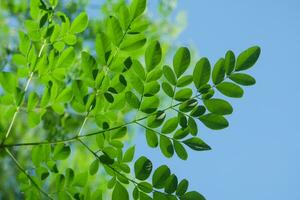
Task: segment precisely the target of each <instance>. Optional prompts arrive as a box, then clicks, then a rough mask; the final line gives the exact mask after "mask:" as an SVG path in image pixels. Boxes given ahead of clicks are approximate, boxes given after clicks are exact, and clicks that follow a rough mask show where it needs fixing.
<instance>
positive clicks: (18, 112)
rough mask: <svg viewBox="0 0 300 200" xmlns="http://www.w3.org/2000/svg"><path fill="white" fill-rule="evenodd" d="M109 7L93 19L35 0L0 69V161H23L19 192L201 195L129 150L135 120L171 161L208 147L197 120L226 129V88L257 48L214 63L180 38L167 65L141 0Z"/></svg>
mask: <svg viewBox="0 0 300 200" xmlns="http://www.w3.org/2000/svg"><path fill="white" fill-rule="evenodd" d="M111 4H113V3H111ZM114 5H115V8H114V9H113V10H112V12H111V13H110V14H109V15H108V16H106V17H105V18H104V19H103V20H101V27H100V28H93V27H92V24H93V23H92V22H91V21H90V20H89V17H88V15H87V13H86V12H85V11H81V12H80V13H78V14H77V15H76V16H72V17H71V18H70V16H68V12H64V9H62V7H61V6H60V4H59V2H58V0H31V1H30V17H28V18H27V19H26V20H25V22H24V27H25V29H24V30H20V31H19V39H18V41H19V42H18V49H17V50H16V51H15V52H13V53H12V57H11V60H9V61H8V62H7V63H6V64H5V65H2V67H1V72H0V85H1V90H0V109H1V113H2V114H1V117H0V119H1V122H0V131H1V135H0V139H1V140H0V141H1V144H0V150H1V159H6V158H11V162H10V163H9V164H10V165H12V164H14V166H15V167H16V168H18V169H19V173H18V178H17V179H18V186H19V189H17V190H21V191H22V192H23V195H24V197H25V198H26V199H41V198H42V199H102V198H107V197H108V196H111V197H110V198H111V199H113V200H120V199H122V200H123V199H124V200H126V199H141V200H148V199H154V200H165V199H166V200H167V199H172V200H173V199H174V200H176V199H181V200H204V199H205V197H204V196H203V195H201V194H200V193H199V192H196V191H190V190H189V189H188V186H189V182H188V180H186V179H184V178H183V179H182V178H181V177H177V176H176V174H175V173H174V172H173V171H172V170H171V169H170V167H169V166H167V165H161V166H158V165H156V164H154V163H153V162H152V161H151V160H150V159H149V158H147V157H146V156H143V155H141V156H140V157H139V158H137V159H135V145H130V143H129V144H128V142H127V141H128V140H129V139H130V138H131V137H132V136H131V134H130V133H132V132H133V131H134V130H136V129H135V128H140V129H142V130H143V133H139V134H144V135H145V142H147V144H148V146H149V147H150V148H159V149H160V150H161V153H162V156H165V157H167V158H171V157H173V156H178V157H179V158H180V159H182V160H187V159H188V151H189V150H194V151H207V150H210V149H211V147H210V146H209V145H208V144H206V143H205V141H203V140H202V139H201V138H200V137H199V136H198V127H199V126H202V125H204V126H206V127H207V128H209V129H212V130H220V129H224V128H226V127H228V126H229V122H228V120H227V119H226V116H227V115H230V114H232V112H233V107H232V105H231V104H230V102H229V98H227V97H231V98H241V97H242V96H243V94H244V89H243V86H250V85H254V84H255V79H254V78H253V77H252V76H251V75H249V74H247V73H245V70H248V69H249V68H251V67H253V66H254V64H255V63H256V61H257V60H258V57H259V55H260V48H259V47H258V46H253V47H250V48H248V49H246V50H245V51H243V52H242V53H240V54H239V55H238V56H237V58H236V56H235V54H234V53H233V52H232V51H231V50H229V51H227V52H226V54H225V55H224V57H222V58H220V59H219V60H218V61H217V62H216V64H215V65H213V66H212V65H211V63H210V61H209V60H208V58H206V57H202V58H200V59H199V60H198V61H197V62H196V64H195V65H194V64H193V59H194V58H192V54H191V52H190V50H189V48H187V47H179V48H176V51H175V52H174V53H173V54H172V56H171V58H172V62H171V64H169V65H168V64H167V63H168V61H167V52H168V48H167V47H166V45H165V44H164V43H163V42H160V40H159V38H158V37H155V36H153V35H152V33H151V23H150V22H151V21H149V19H148V18H147V15H145V10H146V7H147V6H146V5H147V2H146V0H132V1H131V2H130V3H126V2H125V1H120V2H119V3H116V4H114ZM88 34H90V35H91V36H92V37H85V36H84V35H88ZM94 36H95V37H94ZM85 38H92V39H93V41H92V45H91V47H92V48H90V49H85V48H84V43H85V42H91V41H85ZM1 63H2V62H1ZM224 96H225V97H224ZM20 135H22V136H20ZM18 136H20V137H18ZM27 152H30V155H28V153H27ZM16 154H17V155H18V156H16ZM28 158H30V161H28ZM82 158H84V159H85V160H82ZM24 164H26V166H24ZM97 177H101V179H100V180H99V178H97Z"/></svg>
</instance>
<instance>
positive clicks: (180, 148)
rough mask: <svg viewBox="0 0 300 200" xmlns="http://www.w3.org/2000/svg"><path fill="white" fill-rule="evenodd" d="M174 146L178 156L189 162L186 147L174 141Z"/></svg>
mask: <svg viewBox="0 0 300 200" xmlns="http://www.w3.org/2000/svg"><path fill="white" fill-rule="evenodd" d="M173 144H174V149H175V152H176V154H177V155H178V157H179V158H180V159H182V160H187V158H188V154H187V152H186V150H185V148H184V146H183V145H182V144H181V143H180V142H177V141H175V140H174V141H173Z"/></svg>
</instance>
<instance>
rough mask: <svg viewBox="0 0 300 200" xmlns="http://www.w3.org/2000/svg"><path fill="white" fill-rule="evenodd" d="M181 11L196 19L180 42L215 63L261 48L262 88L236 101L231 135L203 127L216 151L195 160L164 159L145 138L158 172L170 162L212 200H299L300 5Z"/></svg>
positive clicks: (191, 3)
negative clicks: (226, 55)
mask: <svg viewBox="0 0 300 200" xmlns="http://www.w3.org/2000/svg"><path fill="white" fill-rule="evenodd" d="M178 10H186V12H187V15H188V27H187V28H186V30H185V31H184V32H183V33H182V34H181V36H180V38H179V40H178V43H182V44H184V45H188V44H191V43H192V44H193V45H195V46H196V47H197V49H198V50H199V54H200V55H201V56H207V57H209V58H210V59H211V60H212V61H215V60H216V59H217V58H219V57H221V56H223V55H224V53H225V52H226V50H228V49H232V50H234V51H235V52H240V51H242V50H244V49H245V48H247V47H250V46H252V45H255V44H257V45H260V46H261V48H262V54H261V58H260V60H259V62H258V64H257V65H256V66H255V67H254V68H253V69H252V70H251V74H252V75H254V77H256V79H257V84H256V85H255V86H254V87H250V88H247V89H246V90H245V96H244V98H242V99H238V100H233V101H232V102H233V106H234V108H235V111H234V113H233V115H232V116H231V117H230V118H229V120H230V127H229V128H227V129H225V130H224V131H218V132H215V131H210V130H208V129H206V128H204V127H203V126H201V127H202V128H201V132H200V134H199V135H200V136H201V137H202V138H203V139H205V140H206V141H207V142H208V143H209V144H210V145H211V146H212V148H213V150H212V151H210V152H192V151H190V156H189V159H188V161H180V160H179V159H177V158H172V159H171V160H169V159H164V158H163V157H162V156H161V153H160V152H159V150H158V149H155V150H153V149H149V148H148V147H146V145H145V139H144V136H143V135H140V136H139V137H138V141H139V145H138V150H140V151H144V154H145V155H147V156H148V157H150V158H151V159H153V160H154V163H155V165H156V166H157V164H160V163H168V164H169V165H170V166H171V168H172V170H173V171H174V172H176V174H178V176H179V177H180V178H184V177H186V178H187V179H188V180H190V184H191V189H194V190H197V191H199V192H202V193H203V194H204V195H205V196H206V197H207V199H208V200H299V199H300V189H299V186H300V160H299V152H300V145H299V141H300V131H299V124H300V117H299V113H300V108H299V103H300V95H299V86H300V84H299V80H300V78H299V75H300V66H299V57H300V1H299V0H281V1H279V0H251V1H250V0H247V1H240V0H227V1H222V0H179V5H178Z"/></svg>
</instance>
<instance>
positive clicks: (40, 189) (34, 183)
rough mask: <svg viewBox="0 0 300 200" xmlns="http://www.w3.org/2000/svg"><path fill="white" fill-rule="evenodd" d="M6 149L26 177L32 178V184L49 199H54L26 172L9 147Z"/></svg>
mask: <svg viewBox="0 0 300 200" xmlns="http://www.w3.org/2000/svg"><path fill="white" fill-rule="evenodd" d="M5 151H6V152H7V154H8V155H9V156H10V157H11V159H12V160H13V161H14V163H15V165H16V166H17V167H18V169H19V170H20V171H21V172H22V173H24V174H25V175H26V177H27V178H28V179H29V180H30V182H31V183H32V185H33V186H34V187H35V188H36V189H37V190H38V191H39V192H41V193H42V194H43V195H44V196H45V197H47V199H53V198H52V197H50V196H49V195H48V194H47V193H46V192H45V191H44V190H43V189H42V188H40V187H39V186H38V184H37V183H36V182H35V181H34V180H33V178H32V177H31V176H30V175H29V174H28V173H27V172H26V170H25V169H24V168H23V167H22V166H21V164H20V163H19V162H18V160H17V159H16V158H15V157H14V155H13V154H12V153H11V152H10V151H9V149H7V148H5Z"/></svg>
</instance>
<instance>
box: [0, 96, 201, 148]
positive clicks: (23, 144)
mask: <svg viewBox="0 0 300 200" xmlns="http://www.w3.org/2000/svg"><path fill="white" fill-rule="evenodd" d="M198 96H200V94H198V95H195V96H194V97H192V98H196V97H198ZM182 103H183V102H179V103H177V104H174V105H173V106H169V107H167V108H165V109H163V110H162V111H167V110H169V109H172V108H173V107H176V106H179V105H181V104H182ZM154 114H155V113H152V114H149V115H147V116H144V117H141V118H139V119H136V120H132V121H130V122H127V123H125V124H122V125H119V126H115V127H112V128H109V129H105V130H100V131H96V132H93V133H88V134H83V135H78V136H75V137H71V138H67V139H62V140H55V141H41V142H28V143H15V144H3V143H2V144H0V148H5V147H16V146H36V145H47V144H59V143H71V142H75V141H76V140H77V139H78V138H86V137H90V136H94V135H98V134H101V133H105V132H108V131H112V130H117V129H120V128H123V127H126V126H128V125H131V124H133V123H136V122H138V121H142V120H144V119H147V118H148V117H150V116H152V115H154Z"/></svg>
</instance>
